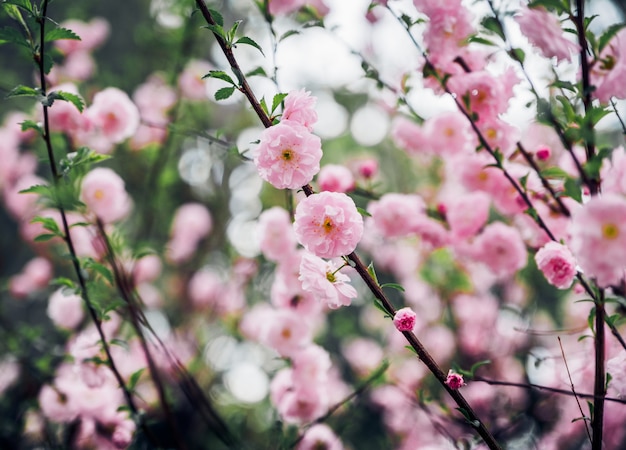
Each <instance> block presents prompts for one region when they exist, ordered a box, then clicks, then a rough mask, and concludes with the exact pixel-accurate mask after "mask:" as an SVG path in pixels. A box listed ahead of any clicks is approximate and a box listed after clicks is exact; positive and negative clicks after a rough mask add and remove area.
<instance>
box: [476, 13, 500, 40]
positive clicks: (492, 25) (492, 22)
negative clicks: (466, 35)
mask: <svg viewBox="0 0 626 450" xmlns="http://www.w3.org/2000/svg"><path fill="white" fill-rule="evenodd" d="M480 24H481V25H482V26H483V27H485V29H487V30H489V31H491V32H492V33H494V34H496V35H498V36H500V38H502V40H503V41H504V40H505V37H504V31H503V30H502V25H500V22H499V21H498V19H496V18H495V17H493V16H487V17H485V18H484V19H483V20H482V21H481V22H480Z"/></svg>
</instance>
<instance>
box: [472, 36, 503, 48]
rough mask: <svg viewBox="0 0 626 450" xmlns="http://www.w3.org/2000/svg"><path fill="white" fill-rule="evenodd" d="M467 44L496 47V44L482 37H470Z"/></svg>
mask: <svg viewBox="0 0 626 450" xmlns="http://www.w3.org/2000/svg"><path fill="white" fill-rule="evenodd" d="M467 42H468V43H472V42H473V43H475V44H482V45H489V46H495V45H496V44H495V43H494V42H492V41H490V40H489V39H485V38H484V37H480V36H470V37H469V38H467Z"/></svg>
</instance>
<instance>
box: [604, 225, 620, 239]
mask: <svg viewBox="0 0 626 450" xmlns="http://www.w3.org/2000/svg"><path fill="white" fill-rule="evenodd" d="M618 236H619V228H617V225H615V224H614V223H605V224H604V225H602V237H604V238H605V239H609V240H613V239H616V238H617V237H618Z"/></svg>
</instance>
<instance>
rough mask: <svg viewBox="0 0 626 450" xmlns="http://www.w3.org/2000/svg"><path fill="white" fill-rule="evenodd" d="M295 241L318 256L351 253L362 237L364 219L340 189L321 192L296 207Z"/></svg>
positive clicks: (332, 256) (335, 255) (333, 256)
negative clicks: (338, 190)
mask: <svg viewBox="0 0 626 450" xmlns="http://www.w3.org/2000/svg"><path fill="white" fill-rule="evenodd" d="M294 231H295V233H296V238H297V239H298V242H300V244H302V246H303V247H304V248H306V249H307V250H308V251H310V252H311V253H313V254H314V255H316V256H319V257H320V258H336V257H338V256H344V255H348V254H350V253H352V252H353V251H354V250H355V249H356V246H357V244H358V243H359V241H360V240H361V237H362V236H363V218H362V217H361V214H359V211H358V210H357V209H356V205H355V204H354V201H353V200H352V199H351V198H350V197H348V196H347V195H346V194H342V193H339V192H320V193H319V194H313V195H311V196H310V197H307V198H305V199H303V200H302V201H301V202H300V203H299V204H298V206H297V207H296V214H295V223H294Z"/></svg>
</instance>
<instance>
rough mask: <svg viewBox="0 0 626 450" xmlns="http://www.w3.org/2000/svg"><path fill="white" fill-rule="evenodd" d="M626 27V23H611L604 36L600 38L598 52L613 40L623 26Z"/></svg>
mask: <svg viewBox="0 0 626 450" xmlns="http://www.w3.org/2000/svg"><path fill="white" fill-rule="evenodd" d="M624 27H626V23H624V22H620V23H616V24H615V25H611V26H610V27H608V28H607V29H606V30H605V31H604V33H602V36H600V38H599V39H598V52H601V51H602V50H603V49H604V47H606V46H607V44H608V43H609V42H610V41H611V39H612V38H613V37H614V36H615V35H616V34H617V33H618V31H620V30H621V29H622V28H624Z"/></svg>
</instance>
